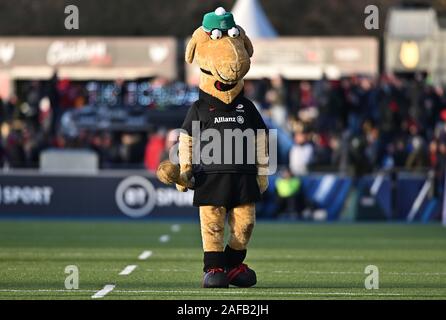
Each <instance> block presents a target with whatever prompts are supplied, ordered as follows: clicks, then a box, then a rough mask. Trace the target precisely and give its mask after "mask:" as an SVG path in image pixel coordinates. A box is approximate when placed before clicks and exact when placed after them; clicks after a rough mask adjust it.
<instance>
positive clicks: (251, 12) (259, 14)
mask: <svg viewBox="0 0 446 320" xmlns="http://www.w3.org/2000/svg"><path fill="white" fill-rule="evenodd" d="M231 12H232V14H233V15H234V19H235V22H236V23H237V24H238V25H240V26H241V27H242V28H243V29H245V31H246V34H247V35H248V36H249V37H250V38H251V39H256V38H273V37H277V32H276V30H274V27H273V26H272V25H271V23H270V22H269V20H268V18H267V17H266V15H265V12H264V11H263V9H262V6H261V5H260V4H259V3H258V1H257V0H237V2H236V3H235V5H234V8H232V11H231Z"/></svg>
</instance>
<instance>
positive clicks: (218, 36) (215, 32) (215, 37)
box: [211, 29, 223, 40]
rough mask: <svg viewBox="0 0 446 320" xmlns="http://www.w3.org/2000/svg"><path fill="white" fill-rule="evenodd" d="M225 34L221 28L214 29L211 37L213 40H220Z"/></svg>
mask: <svg viewBox="0 0 446 320" xmlns="http://www.w3.org/2000/svg"><path fill="white" fill-rule="evenodd" d="M222 36H223V33H222V32H221V30H218V29H214V30H212V32H211V39H212V40H218V39H221V37H222Z"/></svg>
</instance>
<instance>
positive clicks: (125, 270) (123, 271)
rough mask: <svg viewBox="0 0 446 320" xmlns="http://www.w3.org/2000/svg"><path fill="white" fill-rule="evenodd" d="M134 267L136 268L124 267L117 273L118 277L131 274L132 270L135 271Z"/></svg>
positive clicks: (132, 266)
mask: <svg viewBox="0 0 446 320" xmlns="http://www.w3.org/2000/svg"><path fill="white" fill-rule="evenodd" d="M136 267H137V266H136V265H134V264H132V265H129V266H127V267H125V268H124V269H123V270H122V271H121V272H120V273H119V275H120V276H126V275H129V274H130V273H132V272H133V270H135V269H136Z"/></svg>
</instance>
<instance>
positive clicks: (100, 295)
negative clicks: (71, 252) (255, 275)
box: [0, 284, 444, 299]
mask: <svg viewBox="0 0 446 320" xmlns="http://www.w3.org/2000/svg"><path fill="white" fill-rule="evenodd" d="M115 287H116V286H115V285H113V284H108V285H106V286H104V288H103V289H102V290H100V291H98V292H96V293H95V294H94V295H93V296H91V297H92V298H93V299H97V298H103V297H104V296H105V295H107V294H108V293H110V292H111V291H113V292H115V293H178V294H205V295H210V296H214V295H215V296H219V295H237V294H246V293H247V292H248V291H236V290H228V291H207V292H204V291H199V290H113V289H114V288H115ZM0 292H16V293H20V292H23V293H33V292H49V293H51V292H53V293H60V292H67V293H69V292H71V293H74V292H94V291H93V290H57V289H29V290H27V289H0ZM254 294H255V295H260V296H263V295H265V296H274V295H278V296H281V295H295V296H301V295H310V296H411V295H410V294H403V293H378V292H376V293H355V292H314V291H313V292H311V291H310V292H305V291H268V292H258V291H256V292H254ZM422 296H425V295H422ZM428 296H444V295H442V294H429V295H428Z"/></svg>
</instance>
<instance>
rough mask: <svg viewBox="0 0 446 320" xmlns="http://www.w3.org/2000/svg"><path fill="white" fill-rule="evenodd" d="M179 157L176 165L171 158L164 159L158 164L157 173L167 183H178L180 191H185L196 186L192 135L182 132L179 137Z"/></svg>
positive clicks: (177, 186)
mask: <svg viewBox="0 0 446 320" xmlns="http://www.w3.org/2000/svg"><path fill="white" fill-rule="evenodd" d="M178 159H179V162H180V164H179V165H176V164H174V163H172V162H170V160H164V161H163V162H161V163H160V165H159V166H158V169H157V171H156V175H157V177H158V179H159V180H160V181H161V182H162V183H165V184H173V183H175V184H176V188H177V190H179V191H182V192H185V191H187V189H191V188H193V186H194V178H193V174H192V137H191V136H189V135H187V134H184V133H181V134H180V138H179V147H178Z"/></svg>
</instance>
